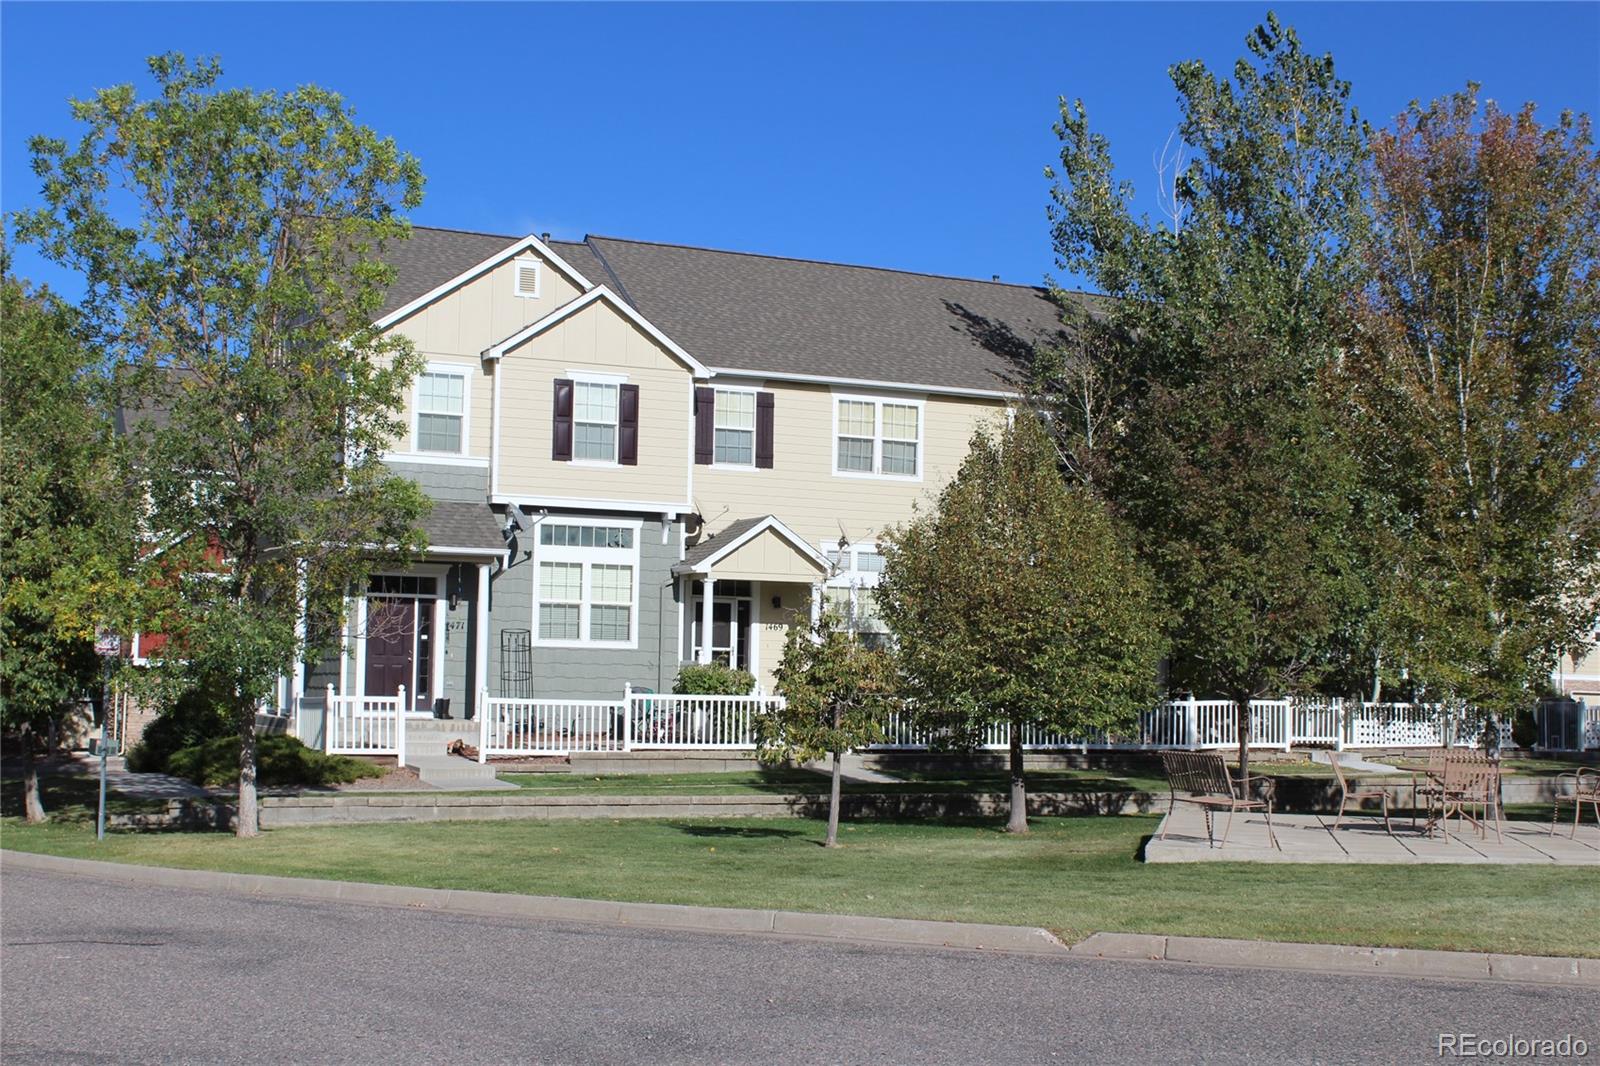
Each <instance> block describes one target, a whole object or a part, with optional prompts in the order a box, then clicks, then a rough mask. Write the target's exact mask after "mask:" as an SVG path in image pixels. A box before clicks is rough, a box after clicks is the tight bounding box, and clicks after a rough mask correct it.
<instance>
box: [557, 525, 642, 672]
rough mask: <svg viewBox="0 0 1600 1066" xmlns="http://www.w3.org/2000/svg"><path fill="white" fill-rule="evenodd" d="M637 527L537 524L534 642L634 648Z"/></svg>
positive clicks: (636, 626) (636, 619)
mask: <svg viewBox="0 0 1600 1066" xmlns="http://www.w3.org/2000/svg"><path fill="white" fill-rule="evenodd" d="M639 528H640V526H639V523H637V522H619V521H611V522H608V523H606V524H603V525H598V524H591V523H581V524H580V523H576V522H572V521H565V520H560V519H545V520H544V521H543V522H541V523H539V544H538V547H537V548H536V549H535V550H536V552H537V556H536V558H537V560H538V564H539V565H538V570H537V572H536V575H535V581H536V582H537V585H538V588H537V590H536V592H535V596H534V600H535V607H534V623H535V641H536V642H537V643H539V644H543V645H554V646H557V647H587V646H591V645H592V646H595V647H630V648H631V647H635V646H637V643H638V615H639V581H638V574H639Z"/></svg>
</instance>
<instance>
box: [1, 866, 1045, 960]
mask: <svg viewBox="0 0 1600 1066" xmlns="http://www.w3.org/2000/svg"><path fill="white" fill-rule="evenodd" d="M0 864H3V865H4V867H5V868H6V869H9V870H35V871H39V872H42V873H54V874H67V875H73V876H81V877H93V878H97V879H99V880H104V881H117V882H122V883H129V884H142V885H154V886H158V887H163V888H190V889H200V890H203V891H210V892H227V893H231V894H234V895H242V896H256V897H260V898H265V899H295V900H310V901H316V902H322V903H357V904H369V905H377V906H384V907H409V908H414V909H425V910H435V911H440V912H443V913H451V914H474V915H479V916H483V917H490V918H535V919H546V920H553V921H562V922H594V923H601V924H605V925H624V926H633V927H636V928H644V929H674V930H691V931H694V932H705V933H746V934H750V933H754V934H765V935H769V936H784V937H797V938H804V939H815V940H842V941H849V942H852V943H872V944H897V945H902V946H914V947H934V948H965V949H969V950H982V951H1001V952H1009V953H1023V954H1030V955H1058V956H1060V955H1065V954H1066V953H1067V948H1066V945H1065V944H1063V943H1062V942H1061V941H1060V940H1057V939H1056V938H1055V937H1054V936H1052V935H1051V934H1050V933H1049V932H1047V931H1045V930H1043V929H1039V928H1030V927H1028V926H1021V925H978V924H971V923H962V922H929V921H920V920H916V919H907V918H873V917H863V916H859V915H845V914H807V913H803V912H797V911H777V910H745V909H739V908H732V907H686V906H680V905H677V904H671V903H623V902H615V901H611V900H591V899H569V898H567V897H564V896H523V895H515V894H510V893H500V892H473V891H468V890H465V889H439V888H413V887H411V886H409V885H378V884H368V883H365V882H360V881H322V880H316V879H313V878H307V877H273V876H268V875H265V874H234V873H222V872H219V871H215V870H179V869H174V868H172V867H167V866H139V865H135V864H133V863H121V862H102V861H100V860H98V859H69V858H65V857H63V856H59V855H40V854H37V853H34V852H22V851H9V850H6V851H0Z"/></svg>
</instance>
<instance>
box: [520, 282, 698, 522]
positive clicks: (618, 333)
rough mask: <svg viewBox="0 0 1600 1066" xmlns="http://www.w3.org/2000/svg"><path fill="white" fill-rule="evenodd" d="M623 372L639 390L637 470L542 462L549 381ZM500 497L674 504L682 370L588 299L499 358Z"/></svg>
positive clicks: (680, 490) (680, 472)
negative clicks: (502, 424) (501, 420)
mask: <svg viewBox="0 0 1600 1066" xmlns="http://www.w3.org/2000/svg"><path fill="white" fill-rule="evenodd" d="M583 371H592V372H593V373H596V374H612V375H622V376H624V377H625V379H626V383H627V384H630V385H637V386H639V463H638V465H637V466H617V465H597V464H594V463H584V462H556V461H554V460H552V459H551V458H550V435H551V420H552V414H553V412H552V383H553V382H554V381H555V380H556V379H557V378H567V377H572V376H573V372H577V373H578V374H580V375H581V373H582V372H583ZM500 372H501V373H502V374H503V375H504V378H503V379H502V381H501V389H502V392H501V396H500V416H501V418H502V419H503V420H504V426H503V428H502V430H501V434H500V479H499V491H500V493H501V494H503V495H508V496H524V497H532V496H537V497H556V498H570V499H588V500H613V501H616V500H637V501H644V502H655V503H683V502H685V501H686V500H687V498H688V477H689V474H688V469H689V468H688V463H689V459H690V457H691V452H690V448H691V441H690V437H689V433H690V430H691V428H692V427H691V421H692V418H693V414H692V411H691V403H690V395H691V394H690V388H691V381H692V379H691V377H690V374H689V371H688V369H687V368H686V367H684V366H683V365H682V364H681V363H679V362H678V361H677V359H675V358H674V357H673V356H672V355H671V354H670V353H669V352H668V351H667V350H666V349H665V348H663V347H662V346H661V345H660V344H658V343H656V341H655V340H653V339H652V338H651V337H650V336H649V335H648V334H646V333H644V332H643V331H642V330H640V329H639V328H638V327H636V326H635V325H634V324H633V323H632V322H629V321H628V320H627V319H626V318H624V317H623V316H622V315H621V314H620V313H619V312H618V311H617V310H616V309H615V308H613V307H611V306H610V305H609V304H608V303H606V301H605V300H597V301H595V302H594V303H592V304H590V305H589V306H587V307H585V308H583V309H582V310H580V311H578V312H576V313H575V314H573V315H572V316H571V317H569V318H566V319H564V320H562V321H561V322H559V323H557V324H556V325H554V326H552V327H551V328H550V329H549V330H547V331H546V332H544V333H541V334H539V336H537V337H534V338H533V339H532V340H530V341H528V342H527V343H525V344H522V345H519V346H518V347H516V348H514V349H512V350H511V351H509V352H507V353H506V354H505V355H504V356H503V357H502V358H501V360H500Z"/></svg>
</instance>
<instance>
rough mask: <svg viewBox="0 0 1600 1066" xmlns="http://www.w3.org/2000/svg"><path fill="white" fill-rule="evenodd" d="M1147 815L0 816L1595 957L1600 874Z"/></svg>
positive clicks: (355, 866) (704, 890) (287, 849)
mask: <svg viewBox="0 0 1600 1066" xmlns="http://www.w3.org/2000/svg"><path fill="white" fill-rule="evenodd" d="M1156 824H1157V819H1155V818H1152V817H1098V818H1093V817H1091V818H1038V819H1035V820H1034V822H1033V825H1034V832H1033V833H1032V834H1030V835H1029V836H1027V837H1023V838H1016V837H1009V836H1007V835H1005V834H1004V833H1001V832H999V831H998V829H997V826H996V825H995V824H994V823H993V822H988V823H984V824H955V825H951V824H932V823H910V822H900V823H883V822H878V823H846V824H845V825H844V826H843V827H842V829H841V838H842V840H843V842H844V845H845V846H844V847H843V848H841V849H839V850H837V851H826V850H824V849H822V848H821V847H819V846H818V844H819V842H820V840H821V838H822V835H823V826H822V824H821V823H820V822H817V821H808V820H796V819H730V820H718V821H709V820H688V819H670V820H659V821H617V822H593V821H572V822H560V821H556V822H540V821H515V822H451V823H447V824H411V825H353V826H340V827H327V828H312V829H280V830H276V831H273V832H269V833H266V834H264V835H262V836H261V837H259V838H257V839H255V840H248V841H240V840H236V839H235V838H233V837H231V836H227V835H224V834H217V833H209V834H207V833H160V834H156V833H146V834H134V833H118V834H114V835H112V836H111V837H110V838H108V840H107V841H106V842H105V843H103V844H97V843H96V842H95V840H94V835H93V831H92V829H89V828H85V827H83V826H82V825H68V824H53V825H47V826H43V827H30V826H24V825H22V824H20V823H19V822H18V821H17V820H15V819H6V820H4V821H3V822H0V844H3V845H4V846H5V847H8V848H16V849H20V850H27V851H42V852H50V853H54V854H59V855H72V856H78V857H88V858H104V859H112V860H117V861H124V862H136V863H149V864H159V865H165V866H181V867H192V868H204V869H219V870H232V871H239V872H248V873H269V874H284V875H289V876H298V877H324V878H336V879H344V880H357V881H378V882H387V883H393V884H410V885H422V886H427V887H434V888H471V889H484V890H488V891H496V892H526V893H536V894H552V895H561V896H587V897H591V898H601V899H616V900H643V901H654V902H661V903H684V904H700V905H709V906H730V907H775V908H783V909H789V910H804V911H829V912H837V913H849V914H871V915H887V916H895V917H908V918H931V919H948V920H960V921H977V922H1000V923H1010V924H1022V925H1042V926H1045V927H1046V928H1049V929H1052V930H1055V931H1056V932H1057V933H1059V934H1060V935H1062V936H1063V937H1064V938H1066V939H1069V940H1071V939H1076V938H1079V937H1081V936H1083V935H1085V934H1087V933H1090V932H1093V931H1097V930H1112V931H1127V932H1148V933H1172V934H1186V935H1194V936H1227V937H1243V938H1259V939H1269V940H1299V941H1313V942H1333V943H1346V944H1374V945H1389V946H1396V947H1422V948H1451V949H1462V950H1491V951H1509V952H1524V953H1531V954H1566V955H1585V956H1590V957H1600V870H1596V869H1571V868H1566V869H1559V868H1547V867H1539V866H1499V867H1472V866H1302V865H1288V864H1284V865H1268V864H1232V863H1230V864H1220V863H1218V864H1212V863H1205V864H1172V865H1166V864H1163V865H1155V866H1147V865H1145V864H1144V863H1142V862H1140V861H1139V857H1138V856H1139V851H1140V848H1141V846H1142V843H1143V840H1144V838H1145V837H1146V836H1147V835H1148V834H1149V833H1150V832H1151V831H1152V830H1154V828H1155V826H1156Z"/></svg>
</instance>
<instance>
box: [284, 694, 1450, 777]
mask: <svg viewBox="0 0 1600 1066" xmlns="http://www.w3.org/2000/svg"><path fill="white" fill-rule="evenodd" d="M404 706H405V693H404V691H403V690H402V692H401V693H400V695H398V696H337V695H335V694H334V692H333V689H332V688H331V687H330V688H329V689H328V692H327V695H326V697H325V698H324V699H323V700H320V701H319V700H315V699H304V700H302V701H300V704H299V705H298V706H297V707H296V708H295V713H294V716H293V719H292V728H293V731H294V733H295V735H296V736H299V737H300V738H301V739H302V740H305V741H307V742H310V743H315V742H316V741H320V747H321V748H322V749H323V750H324V751H327V752H332V753H338V754H351V755H396V756H398V757H399V758H400V759H401V760H402V761H403V760H404V758H405V749H406V719H407V715H406V714H404V713H403V712H402V708H403V707H404ZM477 706H478V708H479V711H478V715H477V717H478V739H479V743H478V758H479V761H484V760H486V759H488V758H489V757H490V756H542V755H557V756H564V755H572V754H592V753H608V752H617V753H621V752H631V751H651V750H724V751H752V750H754V748H755V733H756V731H755V723H756V718H757V716H758V715H760V714H762V713H763V712H766V711H770V710H775V709H777V708H781V707H782V706H783V698H782V697H780V696H768V695H762V694H759V693H757V694H754V695H750V696H689V695H673V694H657V693H647V692H634V691H632V690H631V689H627V690H625V691H624V693H623V697H622V699H620V700H544V699H508V698H503V697H491V696H489V695H488V694H487V693H480V694H479V698H478V701H477ZM318 725H320V727H321V729H320V733H319V732H318V730H317V726H318ZM886 733H887V736H886V737H885V739H884V741H883V743H881V744H877V745H874V749H875V750H879V751H925V750H929V749H938V748H949V747H958V746H961V745H957V744H954V743H951V742H950V740H951V738H949V737H940V736H935V735H934V734H932V733H931V732H929V731H927V730H920V729H918V728H916V727H915V726H914V725H913V724H912V723H911V722H909V721H908V720H907V719H906V718H904V717H903V716H901V715H891V716H890V718H889V721H888V723H887V727H886ZM976 739H977V742H978V743H977V745H976V746H977V747H978V748H979V749H980V750H986V751H1005V750H1007V749H1008V748H1009V745H1010V739H1011V733H1010V727H1009V726H1007V725H1006V724H1004V723H996V724H993V725H991V726H989V727H988V728H986V729H985V730H983V732H982V734H981V735H980V736H979V737H977V738H976ZM1477 742H1478V729H1477V728H1476V726H1472V727H1470V728H1469V727H1467V726H1466V725H1465V724H1464V723H1463V722H1462V721H1460V720H1457V719H1456V718H1454V717H1453V716H1452V715H1451V714H1450V713H1449V712H1448V711H1447V710H1446V709H1444V708H1443V707H1441V706H1438V705H1432V704H1409V703H1363V702H1358V701H1347V700H1342V699H1336V698H1334V699H1330V698H1325V697H1311V698H1301V699H1281V700H1253V701H1252V702H1251V705H1250V744H1251V746H1252V747H1260V748H1278V749H1283V750H1288V749H1289V748H1291V747H1294V746H1296V745H1326V746H1330V747H1335V748H1346V747H1353V748H1408V747H1412V748H1432V747H1441V746H1451V745H1473V744H1476V743H1477ZM1237 746H1238V722H1237V715H1236V711H1235V708H1234V705H1233V703H1232V702H1231V701H1229V700H1198V699H1187V700H1173V701H1169V702H1167V703H1163V704H1160V705H1159V706H1156V707H1153V708H1151V709H1150V710H1148V711H1145V712H1143V713H1142V714H1140V715H1139V717H1138V720H1137V722H1136V723H1134V724H1133V725H1132V726H1131V727H1129V728H1128V729H1127V730H1125V731H1120V732H1111V733H1106V732H1102V733H1098V734H1094V735H1088V736H1065V735H1062V734H1058V733H1053V732H1048V731H1045V730H1040V729H1031V728H1030V729H1028V730H1027V732H1026V733H1025V734H1024V736H1023V738H1022V747H1023V748H1024V749H1026V750H1030V751H1044V750H1078V751H1090V750H1100V751H1108V750H1109V751H1116V750H1152V749H1157V748H1186V749H1190V750H1205V749H1228V748H1234V747H1237Z"/></svg>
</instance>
